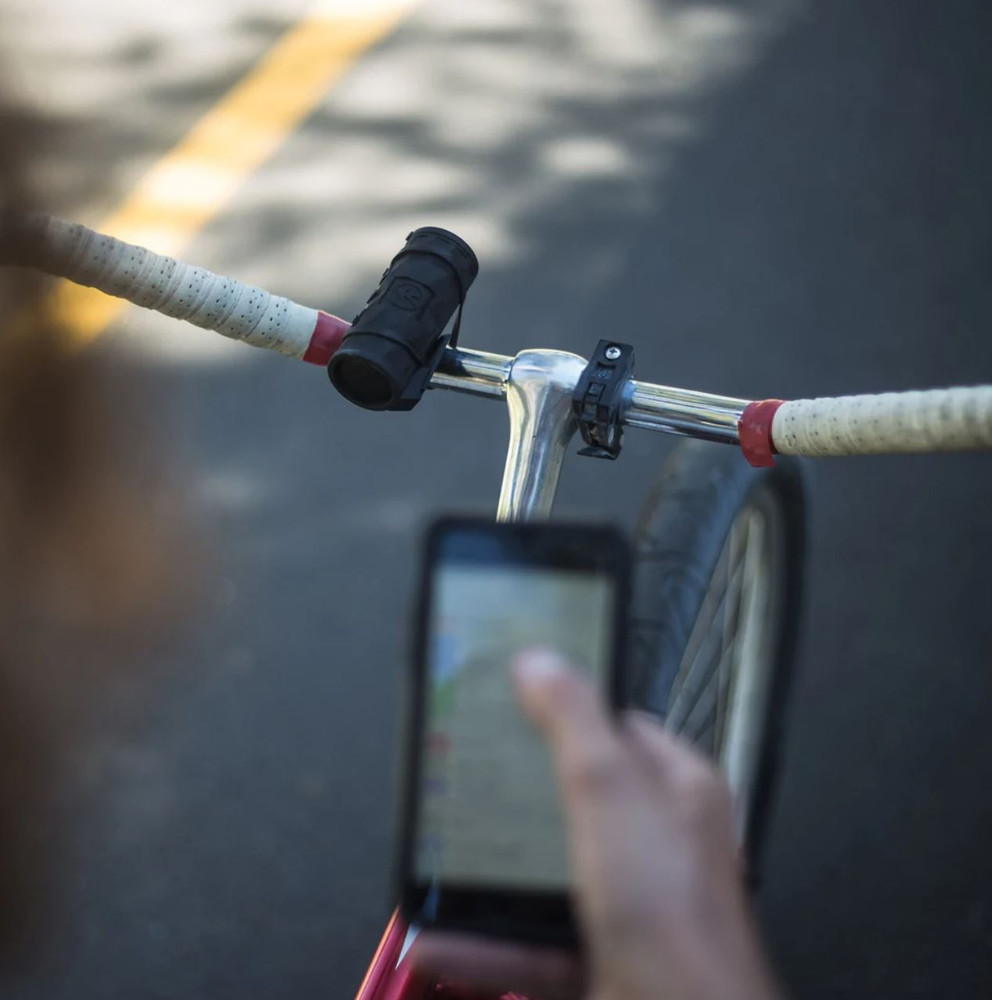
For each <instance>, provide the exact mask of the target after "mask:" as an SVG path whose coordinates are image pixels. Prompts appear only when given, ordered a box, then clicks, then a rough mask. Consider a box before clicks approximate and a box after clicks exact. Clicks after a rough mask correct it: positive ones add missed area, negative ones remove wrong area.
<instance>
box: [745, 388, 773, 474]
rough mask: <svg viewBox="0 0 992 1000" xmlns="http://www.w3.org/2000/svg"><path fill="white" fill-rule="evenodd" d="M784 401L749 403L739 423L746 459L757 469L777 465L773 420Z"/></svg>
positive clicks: (765, 400)
mask: <svg viewBox="0 0 992 1000" xmlns="http://www.w3.org/2000/svg"><path fill="white" fill-rule="evenodd" d="M784 402H785V400H784V399H762V400H759V401H758V402H756V403H748V405H747V406H746V407H744V412H743V413H742V414H741V418H740V420H738V421H737V436H738V437H739V438H740V441H741V451H742V452H744V457H745V458H746V459H747V460H748V462H750V463H751V465H753V466H755V467H756V468H759V469H761V468H767V467H768V466H769V465H774V464H775V459H774V457H773V456H774V455H775V444H774V442H773V441H772V419H773V418H774V416H775V412H776V411H777V410H778V408H779V407H780V406H781V405H782V404H783V403H784Z"/></svg>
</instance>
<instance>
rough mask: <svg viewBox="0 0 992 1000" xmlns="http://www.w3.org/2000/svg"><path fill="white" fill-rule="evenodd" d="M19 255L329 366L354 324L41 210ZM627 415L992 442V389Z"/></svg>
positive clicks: (451, 382)
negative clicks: (351, 324) (54, 217)
mask: <svg viewBox="0 0 992 1000" xmlns="http://www.w3.org/2000/svg"><path fill="white" fill-rule="evenodd" d="M4 229H5V230H6V231H5V232H4V234H3V235H4V239H5V242H6V241H8V240H9V241H10V242H11V243H12V244H14V245H15V246H16V247H17V250H18V254H19V256H18V259H17V261H16V262H17V263H19V264H25V265H27V266H31V267H35V268H37V269H39V270H42V271H46V272H48V273H49V274H53V275H56V276H58V277H63V278H68V279H69V280H70V281H74V282H76V283H78V284H82V285H88V286H91V287H94V288H97V289H99V290H100V291H102V292H106V293H107V294H108V295H114V296H118V297H120V298H124V299H127V300H129V301H130V302H133V303H135V304H136V305H139V306H143V307H144V308H148V309H155V310H157V311H158V312H162V313H165V314H166V315H167V316H172V317H174V318H176V319H184V320H187V321H188V322H190V323H194V324H195V325H197V326H200V327H203V328H205V329H208V330H213V331H215V332H217V333H220V334H222V335H223V336H225V337H230V338H232V339H234V340H240V341H243V342H245V343H247V344H251V345H252V346H254V347H262V348H265V349H267V350H271V351H275V352H276V353H278V354H282V355H284V356H286V357H292V358H298V359H301V360H303V361H307V362H310V363H312V364H319V365H325V366H326V365H327V363H328V361H329V360H330V358H331V356H332V354H333V353H334V351H335V350H336V349H337V348H338V346H339V345H340V343H341V340H342V338H343V337H344V334H345V333H346V332H347V330H348V328H349V324H348V323H347V322H345V321H344V320H342V319H340V318H339V317H337V316H332V315H331V314H329V313H326V312H322V311H320V310H317V309H313V308H309V307H307V306H303V305H300V304H298V303H296V302H293V301H291V300H289V299H286V298H282V297H280V296H276V295H272V294H270V293H269V292H266V291H264V290H263V289H260V288H255V287H254V286H251V285H246V284H243V283H242V282H240V281H237V280H236V279H233V278H226V277H223V276H220V275H216V274H214V273H212V272H211V271H208V270H206V269H204V268H200V267H194V266H192V265H189V264H184V263H182V262H181V261H177V260H175V259H174V258H172V257H165V256H162V255H160V254H156V253H153V252H152V251H150V250H146V249H144V248H143V247H139V246H134V245H132V244H129V243H124V242H123V241H121V240H118V239H115V238H114V237H112V236H106V235H103V234H100V233H96V232H93V231H92V230H90V229H87V228H86V227H85V226H81V225H78V224H74V223H68V222H63V221H62V220H59V219H53V218H51V217H48V216H44V215H35V214H31V215H27V214H18V215H12V216H9V217H7V218H5V219H4ZM513 360H514V359H512V358H509V357H505V356H502V355H498V354H490V353H487V352H483V351H471V350H465V349H461V348H449V349H448V350H447V351H446V352H445V355H444V357H443V358H442V361H441V364H440V365H439V367H438V369H437V371H436V372H435V373H434V376H433V378H432V379H431V383H430V384H431V387H432V388H438V389H442V388H443V389H454V390H456V391H460V392H467V393H472V394H473V395H479V396H489V397H498V398H502V397H504V396H505V395H506V388H505V387H506V383H507V380H508V378H509V372H510V366H511V365H512V364H513ZM625 399H626V402H625V408H624V423H625V424H627V425H628V426H632V427H642V428H646V429H648V430H662V431H667V432H669V433H675V434H685V435H690V436H693V437H703V438H708V439H710V440H715V441H722V442H726V443H732V444H740V445H741V447H742V449H743V450H744V453H745V455H746V456H747V458H748V460H749V461H751V462H752V464H771V461H772V458H771V456H772V455H773V454H774V453H775V452H781V453H782V454H789V455H808V456H817V457H818V456H825V455H856V454H881V453H886V452H918V451H949V450H961V449H974V448H992V386H975V387H972V388H955V389H932V390H927V391H922V392H900V393H883V394H881V395H861V396H841V397H837V398H824V399H801V400H792V401H787V402H784V401H781V400H765V401H759V402H751V401H749V400H744V399H734V398H730V397H726V396H715V395H711V394H709V393H702V392H693V391H691V390H687V389H676V388H673V387H670V386H662V385H654V384H652V383H648V382H636V381H631V382H630V383H629V385H628V386H627V391H626V397H625Z"/></svg>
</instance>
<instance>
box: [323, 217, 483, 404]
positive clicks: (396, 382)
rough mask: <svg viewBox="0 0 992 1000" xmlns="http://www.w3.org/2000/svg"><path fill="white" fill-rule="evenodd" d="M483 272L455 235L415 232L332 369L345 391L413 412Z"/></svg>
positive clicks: (453, 339) (451, 341)
mask: <svg viewBox="0 0 992 1000" xmlns="http://www.w3.org/2000/svg"><path fill="white" fill-rule="evenodd" d="M478 273H479V262H478V260H477V259H476V256H475V254H474V253H473V252H472V248H471V247H470V246H469V245H468V244H467V243H466V242H465V241H464V240H463V239H461V238H460V237H458V236H456V235H455V234H454V233H449V232H448V231H447V230H446V229H438V228H436V227H434V226H426V227H424V228H422V229H416V230H414V231H413V232H412V233H410V235H409V236H407V238H406V245H405V246H404V247H403V249H402V250H401V251H400V252H399V253H398V254H397V255H396V256H395V257H394V258H393V260H392V262H391V263H390V265H389V267H387V268H386V270H385V271H384V272H383V275H382V278H381V279H380V281H379V287H378V288H376V290H375V291H374V292H373V293H372V295H371V296H370V297H369V300H368V302H367V304H366V306H365V308H364V309H363V310H362V311H361V312H360V313H359V314H358V315H357V316H356V317H355V320H354V322H353V323H352V325H351V329H350V330H349V331H348V332H347V333H346V334H345V336H344V340H343V341H342V342H341V346H340V347H339V348H338V350H337V351H335V352H334V356H333V357H332V358H331V360H330V363H329V364H328V366H327V374H328V376H329V377H330V379H331V382H332V383H333V384H334V387H335V388H336V389H337V390H338V392H340V393H341V395H342V396H344V397H345V398H346V399H348V400H350V401H351V402H352V403H357V404H358V405H359V406H364V407H365V408H366V409H368V410H412V409H413V407H414V406H416V405H417V403H418V402H420V398H421V396H423V394H424V390H425V389H426V388H427V386H428V383H429V382H430V380H431V376H432V375H433V374H434V372H435V371H436V370H437V366H438V364H439V363H440V361H441V356H442V355H443V354H444V350H445V348H446V347H448V346H449V345H450V346H451V347H454V346H455V345H456V344H457V342H458V329H459V326H460V324H461V310H462V307H463V306H464V304H465V294H466V292H468V290H469V286H471V284H472V282H473V281H474V280H475V277H476V275H477V274H478ZM456 309H457V310H458V316H457V318H456V319H455V323H454V326H453V328H452V331H451V333H450V334H448V335H445V334H444V328H445V327H446V326H447V325H448V321H449V320H450V319H451V317H452V316H453V315H454V312H455V310H456Z"/></svg>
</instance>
